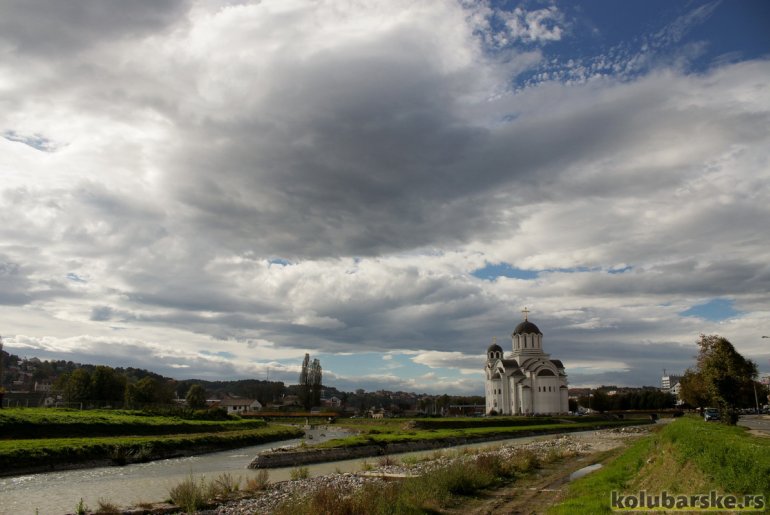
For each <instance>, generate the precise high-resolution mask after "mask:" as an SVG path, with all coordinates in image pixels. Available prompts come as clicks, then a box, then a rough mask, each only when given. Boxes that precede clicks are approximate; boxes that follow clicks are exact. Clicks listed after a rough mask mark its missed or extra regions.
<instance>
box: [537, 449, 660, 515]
mask: <svg viewBox="0 0 770 515" xmlns="http://www.w3.org/2000/svg"><path fill="white" fill-rule="evenodd" d="M655 447H656V440H655V437H654V436H648V437H644V438H642V439H640V440H638V441H636V442H635V443H634V444H632V445H631V446H630V447H629V448H628V449H627V450H626V451H625V452H623V453H622V454H621V455H620V456H618V457H617V458H615V459H614V460H612V461H610V462H609V463H608V464H606V465H605V466H604V467H603V468H602V469H601V470H600V471H598V472H594V473H592V474H588V475H587V476H585V477H583V478H582V479H580V480H579V481H575V482H574V483H571V484H570V487H569V497H568V498H567V500H566V501H564V502H563V503H561V504H559V505H558V506H555V507H552V508H551V509H550V510H549V511H548V513H554V514H559V515H581V514H585V515H594V514H599V513H611V510H610V502H609V499H610V492H612V491H613V490H617V491H619V492H625V491H627V487H628V485H629V484H630V483H631V481H633V479H634V478H635V477H636V475H637V474H638V472H639V471H640V470H641V469H642V467H643V466H644V465H645V463H646V462H647V459H648V457H649V455H650V453H651V452H652V451H653V449H655ZM616 452H617V451H616Z"/></svg>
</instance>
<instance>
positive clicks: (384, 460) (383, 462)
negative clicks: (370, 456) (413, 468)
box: [377, 454, 398, 467]
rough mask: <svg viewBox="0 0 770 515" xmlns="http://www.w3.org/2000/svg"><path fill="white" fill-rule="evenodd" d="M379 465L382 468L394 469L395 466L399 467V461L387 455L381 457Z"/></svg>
mask: <svg viewBox="0 0 770 515" xmlns="http://www.w3.org/2000/svg"><path fill="white" fill-rule="evenodd" d="M377 465H379V466H380V467H392V466H393V465H398V460H397V459H396V458H394V457H393V456H390V455H388V454H386V455H385V456H380V459H378V460H377Z"/></svg>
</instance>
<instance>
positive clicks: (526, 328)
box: [513, 320, 543, 335]
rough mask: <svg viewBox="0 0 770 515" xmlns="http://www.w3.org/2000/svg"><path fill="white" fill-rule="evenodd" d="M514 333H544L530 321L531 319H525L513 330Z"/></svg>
mask: <svg viewBox="0 0 770 515" xmlns="http://www.w3.org/2000/svg"><path fill="white" fill-rule="evenodd" d="M513 334H514V335H516V334H543V333H542V331H540V329H538V327H537V326H536V325H535V324H533V323H532V322H530V321H529V320H525V321H523V322H522V323H520V324H519V325H517V326H516V329H514V330H513Z"/></svg>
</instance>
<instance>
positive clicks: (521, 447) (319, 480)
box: [201, 426, 649, 515]
mask: <svg viewBox="0 0 770 515" xmlns="http://www.w3.org/2000/svg"><path fill="white" fill-rule="evenodd" d="M647 432H649V427H644V426H641V427H640V426H632V427H622V428H616V429H605V430H599V431H595V432H593V433H588V434H586V433H581V434H578V435H564V436H559V437H554V438H550V439H544V440H538V441H535V442H527V443H521V444H516V443H514V444H507V445H502V446H492V445H490V447H489V448H486V449H483V450H481V451H479V452H481V453H490V454H497V455H499V456H501V457H502V458H503V459H506V458H512V457H513V456H514V455H515V454H517V453H521V452H524V451H529V452H532V453H534V454H535V456H537V457H538V458H544V457H546V456H547V455H548V454H550V453H554V452H557V453H572V454H580V455H586V454H593V453H597V452H601V451H605V450H609V449H612V448H614V447H617V446H619V445H621V444H622V443H623V442H624V441H625V440H627V439H629V438H633V437H638V436H640V435H643V434H646V433H647ZM463 459H468V453H466V452H463V451H458V450H452V449H444V450H442V451H436V452H435V453H434V454H433V455H431V456H429V457H428V458H426V459H421V460H414V461H408V462H406V463H405V462H401V461H399V460H398V459H397V458H396V459H393V458H391V457H380V458H379V459H375V460H374V461H373V462H372V467H371V468H369V467H367V468H368V470H363V471H361V472H357V473H340V474H329V475H324V476H318V477H313V478H308V479H299V480H294V481H282V482H279V483H274V484H270V485H269V486H268V488H267V489H266V490H264V491H263V492H258V493H255V494H254V495H253V496H252V497H247V498H242V499H238V500H233V501H228V502H224V503H223V504H221V505H220V506H218V507H217V508H215V509H211V510H207V511H203V512H201V513H205V514H208V515H240V514H268V513H271V512H272V511H273V510H274V509H275V507H276V506H278V505H280V504H281V503H283V502H285V501H287V500H289V499H294V498H296V497H298V496H304V495H309V494H311V493H312V492H314V491H315V490H316V489H319V488H322V487H325V486H335V487H339V488H341V489H342V490H343V491H347V492H354V491H356V490H357V489H359V488H361V487H362V486H363V485H364V484H366V483H378V482H380V483H382V482H385V481H393V480H397V479H396V478H400V477H407V476H415V475H421V474H424V473H426V472H428V471H430V470H433V469H436V468H440V467H445V466H447V465H449V464H451V463H452V462H454V461H456V460H463Z"/></svg>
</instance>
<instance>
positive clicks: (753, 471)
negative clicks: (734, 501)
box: [661, 417, 770, 499]
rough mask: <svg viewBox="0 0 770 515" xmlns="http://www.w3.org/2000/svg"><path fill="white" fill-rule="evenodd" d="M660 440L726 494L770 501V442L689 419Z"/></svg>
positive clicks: (670, 427)
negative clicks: (692, 463) (710, 479)
mask: <svg viewBox="0 0 770 515" xmlns="http://www.w3.org/2000/svg"><path fill="white" fill-rule="evenodd" d="M661 436H662V438H663V439H664V440H666V441H669V442H671V443H672V444H673V445H674V446H675V447H676V449H677V450H678V451H679V453H680V456H681V458H682V459H685V460H691V461H692V462H694V463H695V464H696V465H697V466H698V468H699V469H701V470H702V471H703V472H704V473H706V474H707V475H709V476H711V477H713V478H714V479H715V481H716V482H717V483H718V484H720V485H721V486H722V487H723V488H724V490H725V491H726V492H729V493H740V494H754V493H763V494H764V495H765V498H766V499H770V439H768V438H762V437H756V436H752V435H750V434H749V433H748V432H747V431H746V429H745V428H743V427H738V426H727V425H724V424H717V423H714V422H704V421H703V420H701V419H700V418H689V417H688V418H685V419H682V420H680V421H678V422H677V423H676V424H669V425H668V427H666V428H665V430H664V431H663V432H662V433H661Z"/></svg>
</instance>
